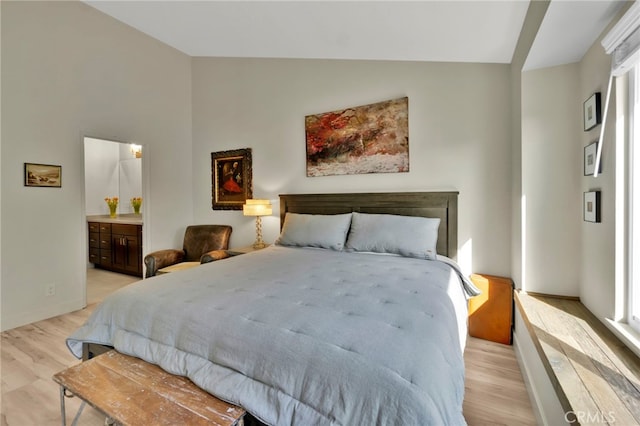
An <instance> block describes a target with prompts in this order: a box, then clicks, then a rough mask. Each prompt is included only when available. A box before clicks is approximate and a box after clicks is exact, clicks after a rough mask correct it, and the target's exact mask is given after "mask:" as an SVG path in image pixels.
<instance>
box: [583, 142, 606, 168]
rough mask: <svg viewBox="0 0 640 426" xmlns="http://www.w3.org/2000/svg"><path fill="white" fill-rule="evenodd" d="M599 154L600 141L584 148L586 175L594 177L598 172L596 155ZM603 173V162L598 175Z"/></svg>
mask: <svg viewBox="0 0 640 426" xmlns="http://www.w3.org/2000/svg"><path fill="white" fill-rule="evenodd" d="M597 153H598V141H595V142H592V143H590V144H589V145H587V146H585V147H584V175H585V176H592V175H593V173H594V172H595V170H596V154H597ZM600 173H602V160H601V161H600V164H598V174H600Z"/></svg>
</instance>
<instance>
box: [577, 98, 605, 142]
mask: <svg viewBox="0 0 640 426" xmlns="http://www.w3.org/2000/svg"><path fill="white" fill-rule="evenodd" d="M582 109H583V114H584V131H585V132H586V131H587V130H591V129H593V128H594V127H596V126H597V125H598V124H600V123H601V122H602V113H601V105H600V92H596V93H594V94H593V95H591V96H589V99H587V100H586V101H584V104H583V105H582Z"/></svg>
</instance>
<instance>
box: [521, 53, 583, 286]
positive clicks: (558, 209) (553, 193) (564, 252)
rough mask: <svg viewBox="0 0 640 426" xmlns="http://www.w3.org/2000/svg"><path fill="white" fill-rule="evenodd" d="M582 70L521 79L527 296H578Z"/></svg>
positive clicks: (566, 67) (572, 68) (575, 67)
mask: <svg viewBox="0 0 640 426" xmlns="http://www.w3.org/2000/svg"><path fill="white" fill-rule="evenodd" d="M578 73H579V66H578V64H569V65H563V66H558V67H552V68H545V69H541V70H536V71H528V72H524V73H523V74H522V196H523V198H524V199H525V200H526V208H525V209H524V215H525V218H526V219H525V226H524V233H523V240H524V241H523V242H524V247H525V253H524V256H523V258H524V262H525V268H524V274H523V278H522V283H521V285H522V287H523V289H525V290H526V291H532V292H537V293H546V294H557V295H566V296H578V295H579V292H580V291H579V281H580V261H581V250H580V246H581V245H580V243H581V226H582V193H581V191H580V178H581V176H582V173H583V170H582V149H581V139H580V136H581V130H582V110H581V105H582V103H581V102H580V101H579V99H580V90H579V79H578V78H576V76H577V75H578Z"/></svg>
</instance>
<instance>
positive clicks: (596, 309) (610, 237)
mask: <svg viewBox="0 0 640 426" xmlns="http://www.w3.org/2000/svg"><path fill="white" fill-rule="evenodd" d="M603 34H606V32H604V33H603ZM610 70H611V58H610V57H609V56H608V55H606V54H605V52H604V48H603V47H602V45H601V44H600V40H598V41H597V42H596V43H594V44H593V46H592V47H591V48H590V49H589V51H588V52H587V53H586V55H585V56H584V58H583V59H582V61H581V63H580V73H579V81H580V100H579V102H584V101H585V100H586V99H587V98H588V97H589V96H591V95H592V94H593V93H594V92H600V93H601V94H602V102H603V104H604V100H605V99H604V98H605V96H606V91H607V82H608V79H609V72H610ZM615 104H616V100H615V91H612V100H611V103H610V105H609V114H608V117H607V120H608V124H607V127H606V128H607V130H606V133H605V139H604V145H603V152H602V156H603V157H602V161H603V163H602V173H601V174H599V175H598V177H597V178H594V177H593V176H588V177H582V178H581V180H580V189H581V192H584V191H593V190H600V191H601V196H602V199H601V202H602V210H601V214H602V222H601V223H588V222H581V233H582V251H581V261H582V262H581V271H580V300H581V301H582V303H583V304H584V305H585V306H586V307H587V308H589V310H590V311H591V312H593V313H594V314H595V315H596V316H597V317H598V318H599V319H600V320H604V318H613V317H614V309H615V281H616V274H615V226H616V221H615V202H616V197H615V175H616V162H615V142H616V140H615V127H616V125H615V123H616V107H615ZM581 105H582V104H581ZM600 130H601V126H597V127H596V128H595V129H593V130H591V131H589V132H582V134H581V137H580V142H581V144H580V146H579V147H578V148H579V149H580V152H582V149H583V147H584V146H586V145H588V144H589V143H591V142H593V141H594V140H596V139H597V138H598V136H599V135H600Z"/></svg>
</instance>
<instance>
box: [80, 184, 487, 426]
mask: <svg viewBox="0 0 640 426" xmlns="http://www.w3.org/2000/svg"><path fill="white" fill-rule="evenodd" d="M280 216H281V234H280V237H279V238H278V241H277V242H276V244H274V245H272V246H270V247H268V248H266V249H263V250H259V251H255V252H252V253H249V254H244V255H241V256H235V257H231V258H228V259H225V260H221V261H218V262H213V263H211V264H205V265H201V266H199V267H197V268H192V269H189V270H185V271H181V272H179V273H173V274H165V275H160V276H157V277H154V278H151V279H146V280H144V281H140V282H138V283H136V284H133V285H130V286H128V287H126V288H124V289H121V290H119V291H117V292H116V293H114V294H112V295H111V296H109V297H107V298H106V299H105V300H104V301H103V302H102V303H101V304H100V305H99V306H98V307H97V308H96V310H95V311H94V312H93V314H92V315H91V317H90V318H89V319H88V320H87V322H86V323H85V324H84V325H83V326H82V327H80V328H79V329H78V330H76V331H75V332H74V333H73V334H72V335H71V336H70V337H69V338H68V339H67V345H68V347H69V349H70V350H71V351H72V353H73V354H74V355H76V356H77V357H80V356H81V355H82V351H83V346H84V347H86V346H87V344H99V345H106V346H111V347H114V348H115V349H116V350H117V351H119V352H122V353H125V354H127V355H133V356H135V357H138V358H141V359H143V360H145V361H147V362H150V363H153V364H157V365H159V366H160V367H162V368H163V369H164V370H166V371H168V372H170V373H172V374H177V375H181V376H186V377H189V378H190V379H191V380H192V381H193V382H194V383H195V384H196V385H198V386H199V387H201V388H202V389H204V390H206V391H208V392H209V393H211V394H213V395H215V396H216V397H218V398H219V399H222V400H225V401H227V402H230V403H233V404H236V405H239V406H242V407H243V408H245V409H246V410H247V411H248V412H249V413H250V414H251V415H252V416H253V418H255V419H257V421H259V422H261V423H264V424H268V425H311V424H313V425H324V424H326V425H353V424H371V425H373V424H402V425H410V424H414V425H427V424H438V425H442V424H447V425H449V424H450V425H459V424H464V423H465V420H464V417H463V415H462V401H463V398H464V362H463V357H462V354H463V351H464V345H465V342H466V336H467V330H466V319H467V315H466V305H467V304H466V301H467V299H468V297H470V296H472V295H474V294H477V289H475V288H474V287H473V284H472V283H470V281H469V280H468V279H466V278H465V277H464V276H463V274H462V273H461V272H460V270H459V268H457V265H456V264H455V262H454V260H455V257H456V250H457V247H456V245H457V244H456V242H457V193H455V192H409V193H370V194H306V195H300V194H288V195H281V196H280ZM426 241H428V244H427V243H425V242H426ZM425 244H426V246H425Z"/></svg>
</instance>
